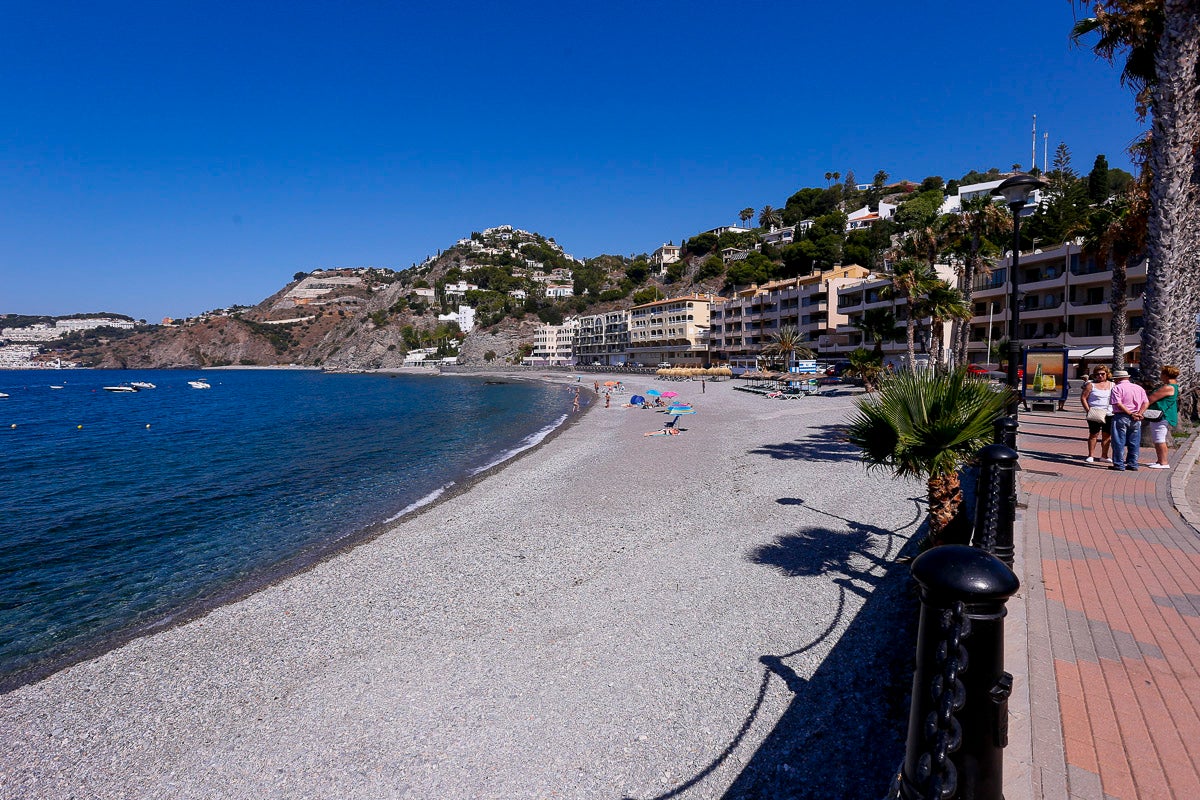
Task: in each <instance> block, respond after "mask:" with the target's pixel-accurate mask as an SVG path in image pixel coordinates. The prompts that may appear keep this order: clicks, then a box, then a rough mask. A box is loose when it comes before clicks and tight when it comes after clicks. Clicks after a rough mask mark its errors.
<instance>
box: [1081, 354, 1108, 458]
mask: <svg viewBox="0 0 1200 800" xmlns="http://www.w3.org/2000/svg"><path fill="white" fill-rule="evenodd" d="M1112 390H1113V384H1112V381H1110V380H1109V379H1108V367H1096V370H1095V371H1094V372H1093V373H1092V377H1091V378H1090V379H1089V378H1087V377H1086V376H1085V378H1084V384H1083V390H1082V391H1081V392H1080V393H1079V402H1080V403H1082V404H1083V410H1084V413H1086V414H1087V424H1088V440H1087V453H1088V454H1087V462H1088V463H1089V464H1091V463H1092V462H1094V461H1095V460H1096V459H1095V458H1093V457H1092V452H1093V451H1094V450H1095V447H1096V439H1097V438H1099V439H1100V460H1101V461H1108V460H1109V458H1108V446H1109V443H1110V441H1111V439H1112V419H1113V418H1112ZM1093 409H1095V411H1093Z"/></svg>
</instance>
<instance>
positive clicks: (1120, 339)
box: [1108, 258, 1129, 369]
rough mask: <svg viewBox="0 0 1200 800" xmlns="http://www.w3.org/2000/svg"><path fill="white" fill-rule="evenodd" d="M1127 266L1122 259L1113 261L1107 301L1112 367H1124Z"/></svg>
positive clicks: (1127, 323)
mask: <svg viewBox="0 0 1200 800" xmlns="http://www.w3.org/2000/svg"><path fill="white" fill-rule="evenodd" d="M1127 266H1128V265H1127V264H1126V262H1125V261H1124V260H1123V259H1120V258H1117V259H1116V260H1115V261H1113V276H1112V290H1111V291H1112V297H1111V298H1109V301H1108V304H1109V307H1111V308H1112V342H1113V362H1112V363H1113V369H1125V334H1126V332H1127V330H1128V329H1129V317H1128V315H1127V314H1126V313H1125V308H1126V306H1128V305H1129V291H1128V283H1127V281H1126V275H1127V271H1126V270H1127Z"/></svg>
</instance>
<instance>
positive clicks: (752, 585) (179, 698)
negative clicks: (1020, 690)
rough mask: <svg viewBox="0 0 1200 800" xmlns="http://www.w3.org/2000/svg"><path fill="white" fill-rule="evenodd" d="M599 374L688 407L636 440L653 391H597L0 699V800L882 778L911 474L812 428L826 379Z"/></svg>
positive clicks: (899, 656)
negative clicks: (877, 469)
mask: <svg viewBox="0 0 1200 800" xmlns="http://www.w3.org/2000/svg"><path fill="white" fill-rule="evenodd" d="M617 377H619V378H621V379H622V380H626V381H629V382H630V383H631V386H632V388H634V389H645V388H650V387H655V388H659V389H661V390H664V391H665V390H674V391H677V392H679V393H680V395H681V399H685V400H689V401H693V402H694V403H695V404H696V407H697V409H698V413H697V414H696V415H694V416H690V417H682V418H681V419H680V422H679V425H680V427H682V428H684V429H686V430H685V431H684V432H683V433H681V434H680V435H678V436H659V437H644V436H643V434H644V433H646V432H649V431H653V430H657V429H659V428H660V427H661V426H662V423H663V422H664V415H662V414H658V413H654V412H651V411H641V410H634V409H626V408H622V407H621V403H623V402H624V401H625V397H622V396H618V395H614V397H613V403H612V407H611V408H607V409H606V408H604V402H603V398H601V399H600V400H599V402H597V403H595V404H594V405H593V406H592V407H591V408H589V409H588V410H586V411H585V412H583V413H582V414H581V415H580V419H579V420H578V421H577V422H576V423H575V424H572V425H569V426H568V427H566V428H565V429H564V430H563V431H562V432H561V433H560V434H559V435H557V436H554V437H552V438H551V439H550V440H548V441H547V442H546V443H545V444H543V445H542V446H541V447H539V448H537V449H536V450H534V451H532V452H530V453H529V454H528V455H526V456H525V457H522V458H519V459H516V460H515V461H513V462H511V463H509V464H507V465H505V466H504V467H503V468H500V469H498V470H496V471H494V472H493V473H491V474H489V475H487V476H486V477H485V478H484V479H482V480H480V481H479V482H477V483H475V484H474V485H472V486H470V487H469V488H468V489H466V490H465V491H463V492H461V493H458V494H456V495H454V496H453V497H451V498H449V499H448V500H446V501H445V502H441V503H438V504H436V505H434V506H431V507H429V508H428V509H426V510H424V511H423V512H421V513H418V514H416V515H413V516H411V517H408V518H405V519H403V520H401V521H400V522H399V523H397V524H396V525H395V526H394V527H393V528H392V529H390V530H389V531H387V532H386V533H384V534H382V535H381V536H379V537H378V538H375V539H373V540H371V541H369V542H365V543H363V544H360V545H359V546H357V547H355V548H354V549H352V550H349V551H347V552H344V553H341V554H339V555H338V556H336V557H334V558H332V559H329V560H327V561H325V562H323V563H321V564H318V565H317V566H315V567H314V568H312V569H311V570H308V571H306V572H304V573H302V574H299V575H296V576H293V577H291V578H288V579H286V580H284V581H282V582H280V583H278V584H276V585H274V586H271V587H269V588H267V589H264V590H262V591H260V592H258V593H256V594H254V595H252V596H250V597H248V598H247V599H245V600H242V601H240V602H237V603H235V604H232V605H228V606H225V607H222V608H218V609H216V610H214V611H212V612H211V613H209V614H207V615H205V616H203V617H202V618H200V619H197V620H194V621H192V622H189V623H187V624H184V625H180V626H178V627H175V628H172V629H169V630H165V631H163V632H161V633H158V634H155V635H152V636H147V637H143V638H141V639H137V640H135V641H133V642H130V643H128V644H126V645H125V646H123V647H121V648H119V649H117V650H114V651H111V652H109V653H107V654H105V655H103V656H101V657H99V658H96V659H94V660H91V661H87V662H84V663H80V664H77V665H75V666H73V667H70V668H68V669H66V670H63V671H62V672H59V673H57V674H55V675H53V676H51V677H50V678H48V679H46V680H43V681H41V682H40V683H36V684H33V685H31V686H26V687H23V688H20V689H18V690H16V691H14V692H11V693H8V694H5V695H0V730H2V731H4V739H5V743H6V746H5V747H4V748H3V750H2V751H0V797H2V798H12V799H13V800H15V799H16V798H23V799H30V798H83V797H86V798H95V799H96V800H104V799H106V798H214V797H222V798H549V797H567V798H622V797H637V798H666V797H688V798H707V797H721V796H729V797H778V796H784V795H783V793H784V792H790V793H791V796H798V797H807V796H811V797H843V796H844V797H862V796H881V795H882V794H883V792H884V790H885V789H886V782H880V781H881V779H886V774H887V772H888V770H889V769H891V768H893V767H894V766H896V764H898V761H899V753H900V752H902V741H901V740H900V738H899V737H902V728H903V723H901V724H900V726H899V727H900V731H901V733H900V734H899V737H898V735H897V731H896V726H895V725H892V724H891V723H887V724H885V723H883V722H880V717H881V715H888V716H890V717H894V718H902V717H903V715H904V712H903V710H901V711H899V712H898V713H897V709H896V707H895V706H896V704H902V703H903V702H904V694H905V692H906V691H907V686H906V685H904V682H905V681H910V680H911V673H907V674H905V673H904V664H903V662H904V661H905V659H906V658H908V657H911V652H908V653H905V652H903V647H902V646H901V645H903V643H904V636H905V635H908V634H907V632H906V631H904V630H903V629H902V628H900V627H897V625H896V624H895V621H896V619H898V618H900V617H903V616H904V613H902V612H903V609H904V608H907V607H910V606H909V605H908V604H910V603H911V599H910V598H909V596H908V594H907V592H906V590H905V580H904V574H905V573H906V571H907V570H906V568H903V567H898V568H894V569H889V566H890V565H891V563H892V561H893V560H894V559H895V557H896V556H897V555H898V554H899V552H900V550H901V549H902V548H904V547H905V546H907V544H908V541H909V539H910V537H911V536H912V535H913V534H914V533H915V532H916V531H917V527H918V521H919V519H920V518H921V517H922V516H923V515H922V507H921V506H919V505H918V501H917V498H920V497H921V496H922V495H923V487H922V486H921V485H919V484H917V483H901V482H896V481H894V480H892V479H891V478H889V477H886V476H883V475H868V474H867V473H866V472H865V471H864V469H863V467H862V465H861V463H860V462H859V460H858V457H857V454H856V453H855V452H854V451H853V450H852V449H851V448H849V447H848V446H847V445H845V444H843V443H841V442H839V441H838V440H837V438H836V429H837V426H838V425H839V424H840V423H841V422H842V421H843V420H845V419H846V417H847V415H848V414H849V413H850V410H851V408H852V403H853V398H852V397H849V396H840V397H811V398H803V399H800V400H786V401H783V400H767V399H764V398H762V397H759V396H755V395H750V394H746V393H743V392H738V391H735V390H734V389H733V387H734V385H735V383H734V382H724V383H715V384H714V383H710V384H708V385H707V386H706V387H705V392H704V393H703V394H702V393H701V387H700V385H699V384H696V383H690V382H689V383H670V382H664V381H659V380H655V379H651V378H631V377H630V376H617ZM596 378H598V379H599V380H601V381H603V380H604V379H605V378H604V377H603V376H585V380H586V381H587V382H586V383H585V384H584V385H585V386H587V387H589V388H590V385H591V381H592V380H593V379H596ZM909 616H911V614H909ZM897 695H898V699H897ZM898 746H899V748H900V749H897V747H898ZM864 787H874V789H875V791H872V792H868V793H866V794H864V793H863V789H864Z"/></svg>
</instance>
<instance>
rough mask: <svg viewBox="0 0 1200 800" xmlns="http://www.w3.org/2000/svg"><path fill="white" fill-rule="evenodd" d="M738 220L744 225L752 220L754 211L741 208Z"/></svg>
mask: <svg viewBox="0 0 1200 800" xmlns="http://www.w3.org/2000/svg"><path fill="white" fill-rule="evenodd" d="M738 219H740V220H741V221H742V224H743V225H745V224H746V223H747V222H749V221H750V220H752V219H754V209H753V208H743V209H742V210H741V211H739V212H738Z"/></svg>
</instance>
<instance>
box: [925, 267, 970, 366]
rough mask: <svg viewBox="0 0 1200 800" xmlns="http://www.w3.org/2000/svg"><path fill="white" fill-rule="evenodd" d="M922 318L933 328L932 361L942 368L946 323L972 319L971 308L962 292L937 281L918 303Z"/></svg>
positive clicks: (941, 281)
mask: <svg viewBox="0 0 1200 800" xmlns="http://www.w3.org/2000/svg"><path fill="white" fill-rule="evenodd" d="M917 306H918V308H920V310H921V316H923V317H929V318H930V319H931V323H930V324H931V326H932V334H933V336H932V348H931V349H932V352H931V353H930V354H929V355H930V361H932V362H933V363H934V365H935V366H936V367H937V368H939V369H940V368H941V364H942V362H943V361H944V360H946V359H944V353H943V352H942V350H943V348H942V342H943V341H944V340H945V336H946V323H947V322H948V321H950V320H956V321H959V322H961V321H963V320H969V319H970V318H971V307H970V306H969V305H967V303H966V301H965V300H963V296H962V292H960V291H959V290H958V289H955V288H954V287H953V286H951V285H950V284H949V283H947V282H946V281H944V280H937V281H935V282H934V284H933V286H931V287H930V288H929V291H928V292H926V294H925V297H924V298H922V299H921V300H918V301H917Z"/></svg>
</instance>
